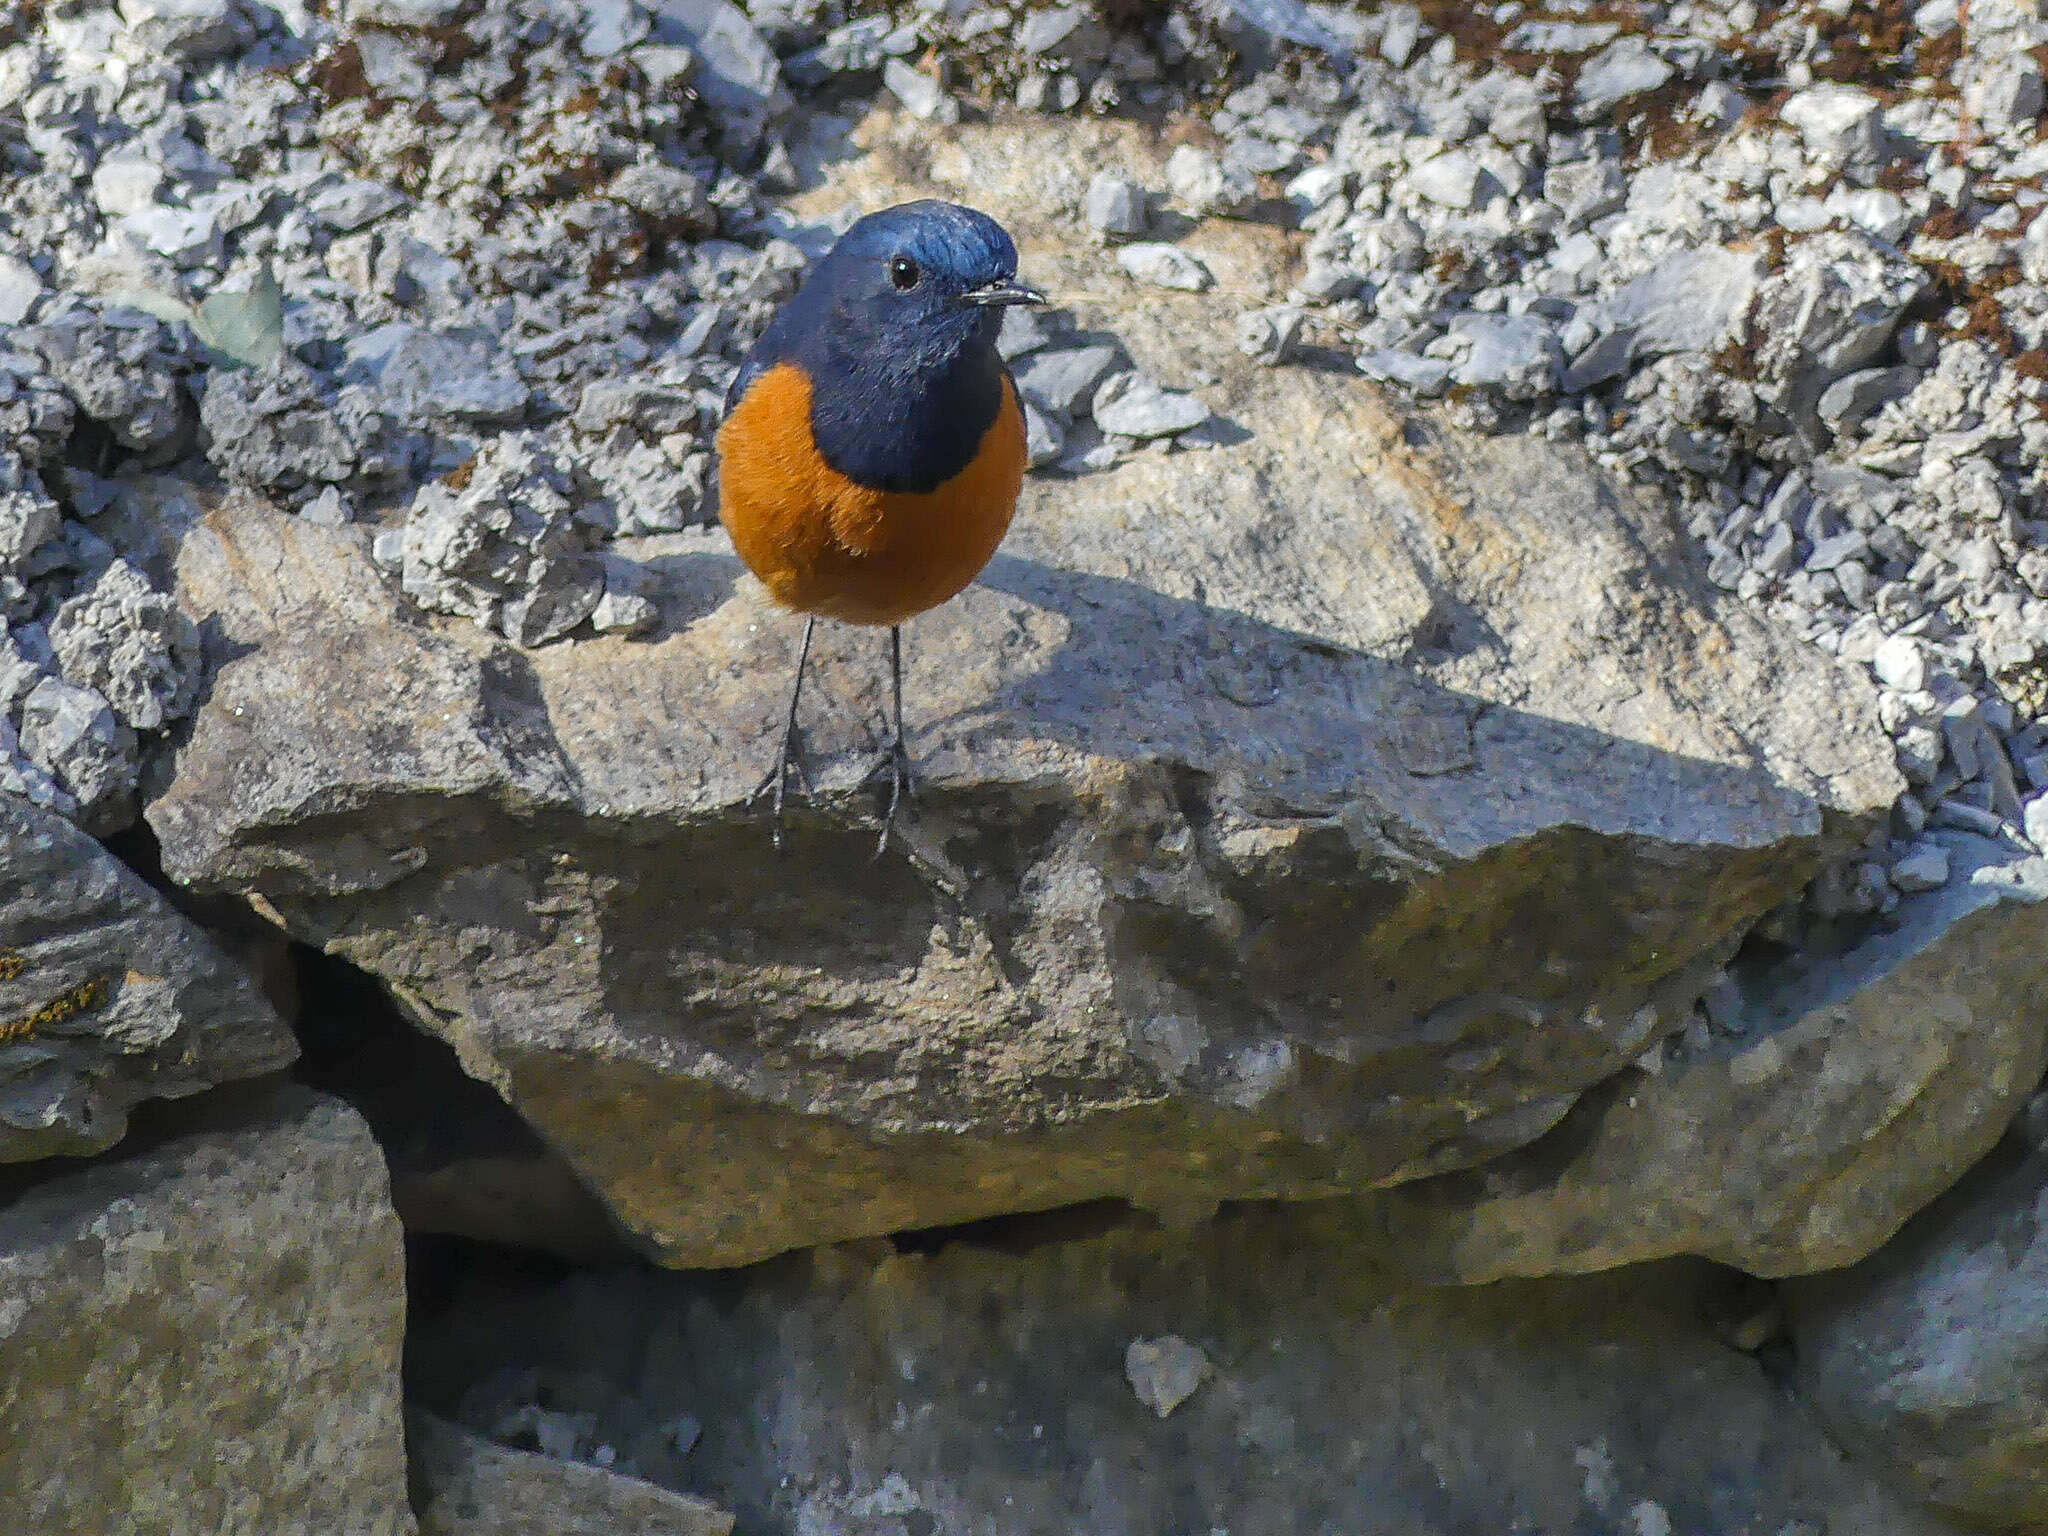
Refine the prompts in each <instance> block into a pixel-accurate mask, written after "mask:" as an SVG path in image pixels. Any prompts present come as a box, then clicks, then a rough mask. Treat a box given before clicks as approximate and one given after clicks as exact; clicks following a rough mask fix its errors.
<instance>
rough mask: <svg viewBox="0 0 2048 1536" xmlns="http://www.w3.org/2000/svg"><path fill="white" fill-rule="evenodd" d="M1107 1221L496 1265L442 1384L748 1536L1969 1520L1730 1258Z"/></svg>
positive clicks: (441, 1360)
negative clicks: (1511, 1249)
mask: <svg viewBox="0 0 2048 1536" xmlns="http://www.w3.org/2000/svg"><path fill="white" fill-rule="evenodd" d="M1088 1215H1089V1213H1088V1212H1072V1213H1057V1214H1055V1215H1049V1216H1045V1217H1040V1218H1027V1219H1025V1220H1022V1221H1017V1222H1014V1223H1004V1222H996V1223H991V1224H989V1227H988V1229H985V1230H979V1231H977V1232H976V1233H975V1234H974V1237H975V1238H976V1239H977V1240H974V1241H959V1242H954V1243H950V1244H947V1245H945V1246H943V1247H936V1245H933V1244H920V1245H918V1249H917V1250H914V1251H910V1252H893V1251H891V1250H890V1248H889V1246H888V1245H883V1244H861V1245H849V1246H848V1247H846V1248H842V1249H828V1250H819V1251H815V1252H813V1253H808V1254H803V1255H797V1256H792V1257H789V1258H786V1259H783V1260H779V1261H777V1262H775V1263H772V1264H769V1265H765V1266H762V1267H760V1268H758V1269H755V1270H752V1271H749V1272H748V1273H746V1274H745V1275H743V1276H731V1275H722V1276H716V1277H708V1276H707V1277H699V1276H695V1275H687V1274H682V1275H678V1274H661V1273H658V1272H655V1271H651V1270H647V1269H644V1268H643V1269H639V1270H623V1269H622V1270H613V1271H610V1272H608V1273H603V1274H596V1273H586V1274H582V1275H577V1276H573V1277H571V1278H569V1279H568V1280H566V1281H563V1280H556V1279H553V1278H550V1277H543V1276H535V1275H534V1274H533V1272H532V1271H531V1270H530V1269H528V1270H525V1271H519V1270H515V1269H485V1270H481V1271H478V1272H474V1273H473V1274H472V1275H470V1276H468V1277H466V1278H463V1279H461V1280H458V1281H457V1282H456V1283H455V1284H454V1285H453V1286H452V1289H451V1292H450V1295H451V1304H450V1305H449V1306H447V1307H446V1308H444V1309H442V1310H440V1311H439V1312H438V1313H437V1314H436V1315H435V1316H434V1317H433V1318H432V1319H431V1320H430V1321H428V1322H426V1323H424V1324H423V1325H422V1326H421V1327H420V1329H419V1330H418V1332H417V1334H416V1335H415V1338H414V1340H413V1353H412V1362H413V1365H414V1367H415V1370H414V1375H413V1378H412V1380H413V1382H414V1384H415V1388H416V1390H417V1391H418V1392H419V1393H420V1394H421V1396H422V1398H423V1399H424V1400H425V1401H427V1402H428V1403H430V1404H431V1405H433V1406H434V1407H435V1408H436V1409H437V1411H440V1412H443V1413H446V1414H450V1415H454V1416H457V1417H458V1418H459V1419H460V1420H461V1421H462V1422H463V1423H464V1424H466V1425H467V1426H468V1427H470V1428H471V1429H472V1430H474V1431H477V1432H479V1433H484V1434H489V1433H492V1432H494V1431H495V1432H497V1433H499V1434H501V1435H504V1434H511V1435H516V1436H520V1437H521V1438H525V1437H527V1436H530V1435H531V1434H532V1433H533V1432H534V1430H535V1428H536V1427H537V1428H538V1429H539V1430H540V1432H541V1433H543V1434H548V1435H550V1436H551V1437H552V1438H553V1439H554V1440H555V1441H556V1442H557V1444H558V1445H559V1446H560V1448H561V1449H562V1451H563V1452H564V1453H566V1454H571V1455H576V1456H579V1457H583V1458H585V1459H588V1458H593V1457H595V1458H610V1459H612V1460H613V1464H614V1466H616V1467H628V1466H630V1467H631V1468H632V1469H633V1470H634V1471H635V1473H636V1474H637V1475H638V1476H641V1477H644V1478H649V1479H651V1480H653V1481H655V1482H658V1483H663V1484H666V1485H668V1486H671V1487H676V1488H683V1489H689V1490H693V1491H696V1492H698V1493H701V1494H704V1495H707V1496H709V1497H712V1498H715V1499H716V1500H717V1502H718V1503H719V1504H720V1505H721V1506H723V1507H725V1508H727V1509H730V1510H731V1511H732V1512H733V1513H734V1514H735V1515H737V1516H738V1517H739V1528H740V1529H742V1530H748V1531H754V1530H758V1531H792V1532H803V1533H806V1536H934V1533H938V1532H953V1531H1001V1532H1067V1531H1086V1532H1089V1533H1090V1536H1159V1533H1162V1532H1214V1531H1219V1530H1227V1531H1229V1532H1231V1533H1232V1536H1301V1533H1303V1532H1374V1533H1393V1532H1400V1533H1403V1536H1409V1533H1416V1536H1421V1533H1438V1532H1441V1533H1454V1532H1455V1533H1464V1532H1497V1533H1507V1532H1532V1533H1533V1532H1538V1531H1546V1532H1568V1531H1569V1532H1586V1533H1593V1532H1600V1533H1609V1532H1612V1533H1617V1536H1618V1533H1623V1532H1627V1533H1634V1536H1656V1533H1664V1536H1669V1533H1673V1532H1683V1533H1685V1536H1759V1533H1760V1536H1797V1533H1802V1532H1803V1533H1808V1536H1811V1533H1813V1532H1819V1531H1827V1532H1835V1533H1841V1536H1850V1533H1856V1536H1875V1533H1879V1532H1882V1533H1884V1536H1934V1533H1936V1532H1937V1531H1938V1530H1939V1529H1940V1527H1938V1526H1937V1525H1936V1524H1935V1523H1934V1522H1932V1521H1930V1520H1928V1519H1927V1518H1926V1517H1925V1516H1923V1515H1921V1514H1919V1513H1918V1512H1916V1511H1915V1510H1914V1509H1913V1508H1912V1507H1911V1506H1910V1504H1908V1503H1907V1502H1906V1501H1905V1500H1902V1499H1900V1498H1899V1497H1897V1496H1896V1495H1894V1494H1891V1493H1889V1492H1887V1490H1886V1489H1885V1488H1884V1487H1883V1485H1882V1484H1881V1482H1880V1481H1879V1480H1878V1479H1877V1478H1875V1477H1874V1476H1872V1475H1871V1474H1870V1473H1869V1472H1867V1471H1865V1470H1863V1469H1859V1468H1858V1467H1856V1466H1855V1465H1853V1464H1852V1463H1848V1462H1846V1461H1845V1460H1844V1459H1843V1458H1842V1456H1841V1455H1840V1454H1839V1453H1838V1452H1836V1450H1835V1449H1834V1447H1833V1446H1831V1445H1829V1444H1828V1443H1827V1440H1826V1438H1825V1436H1823V1435H1822V1434H1821V1433H1820V1431H1819V1429H1818V1428H1817V1427H1816V1426H1815V1425H1814V1423H1813V1422H1812V1420H1811V1419H1810V1418H1808V1417H1807V1416H1806V1415H1804V1414H1803V1413H1801V1412H1799V1411H1798V1409H1797V1407H1796V1405H1794V1404H1792V1403H1790V1402H1789V1401H1788V1399H1787V1395H1786V1393H1785V1391H1784V1388H1783V1387H1782V1386H1781V1385H1779V1384H1778V1383H1776V1382H1774V1381H1772V1380H1771V1379H1770V1377H1769V1376H1768V1375H1767V1374H1766V1373H1765V1372H1764V1371H1763V1370H1762V1369H1760V1368H1759V1366H1758V1364H1757V1361H1756V1360H1755V1359H1753V1358H1752V1357H1750V1356H1748V1355H1745V1354H1741V1353H1738V1352H1736V1351H1735V1350H1732V1349H1730V1348H1727V1347H1726V1346H1724V1345H1723V1344H1721V1343H1719V1342H1718V1341H1717V1340H1716V1339H1715V1338H1714V1336H1713V1335H1712V1334H1711V1333H1710V1332H1709V1330H1708V1329H1707V1327H1706V1326H1705V1325H1704V1324H1703V1323H1702V1322H1701V1311H1702V1309H1703V1308H1712V1309H1716V1310H1727V1303H1728V1302H1729V1301H1730V1300H1731V1299H1733V1298H1734V1297H1735V1296H1736V1295H1737V1294H1739V1293H1737V1292H1734V1291H1732V1290H1731V1289H1730V1288H1729V1281H1730V1280H1731V1278H1732V1277H1730V1276H1728V1275H1727V1274H1726V1273H1725V1272H1717V1271H1715V1270H1713V1269H1712V1268H1711V1266H1708V1265H1704V1264H1696V1263H1682V1262H1681V1263H1671V1264H1664V1265H1657V1266H1644V1267H1640V1268H1636V1269H1631V1270H1625V1271H1619V1272H1616V1273H1613V1274H1607V1275H1600V1276H1595V1277H1592V1278H1590V1279H1585V1280H1574V1281H1570V1282H1565V1283H1559V1282H1554V1281H1548V1282H1546V1281H1521V1282H1508V1283H1505V1284H1502V1285H1499V1286H1490V1287H1483V1288H1480V1287H1474V1288H1464V1289H1459V1288H1449V1289H1440V1290H1430V1289H1426V1288H1417V1287H1413V1286H1406V1285H1403V1284H1401V1283H1399V1282H1391V1281H1390V1280H1389V1278H1388V1277H1387V1276H1385V1275H1384V1274H1383V1273H1381V1272H1378V1271H1376V1270H1375V1269H1374V1268H1373V1267H1372V1266H1371V1265H1368V1264H1361V1263H1359V1262H1358V1258H1357V1255H1356V1253H1355V1252H1353V1251H1352V1250H1350V1249H1349V1248H1348V1247H1343V1246H1336V1247H1332V1246H1326V1245H1320V1244H1318V1243H1315V1242H1314V1241H1304V1233H1303V1231H1302V1229H1301V1228H1300V1226H1299V1225H1298V1224H1296V1223H1294V1222H1292V1221H1289V1220H1288V1219H1286V1218H1285V1217H1284V1216H1279V1217H1276V1216H1273V1215H1271V1214H1269V1213H1263V1212H1253V1213H1245V1212H1240V1213H1236V1214H1233V1215H1231V1216H1227V1217H1225V1218H1224V1219H1222V1220H1220V1221H1218V1222H1216V1223H1213V1224H1211V1225H1209V1226H1206V1227H1202V1228H1198V1229H1189V1230H1180V1231H1172V1230H1166V1231H1150V1232H1147V1231H1141V1230H1135V1229H1133V1228H1130V1227H1126V1228H1123V1229H1120V1230H1111V1231H1108V1232H1103V1231H1101V1230H1100V1227H1099V1226H1098V1227H1097V1228H1096V1230H1094V1231H1093V1232H1092V1233H1091V1232H1090V1231H1089V1228H1088V1226H1087V1224H1086V1223H1087V1218H1088ZM934 1250H935V1251H934Z"/></svg>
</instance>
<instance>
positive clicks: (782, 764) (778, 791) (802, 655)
mask: <svg viewBox="0 0 2048 1536" xmlns="http://www.w3.org/2000/svg"><path fill="white" fill-rule="evenodd" d="M817 627H818V620H817V616H816V615H815V614H807V615H805V617H804V643H803V645H802V646H801V647H799V649H798V650H797V653H796V681H795V682H793V683H791V684H790V686H789V714H788V715H787V716H786V717H785V718H784V720H783V722H782V750H781V751H779V752H777V753H776V754H775V766H774V768H773V769H771V770H770V771H769V774H768V777H767V778H765V779H763V780H762V781H761V782H760V783H759V784H758V785H756V786H755V789H754V792H753V793H752V794H751V795H749V796H747V803H748V804H749V805H752V804H753V803H754V802H755V801H756V800H758V799H760V798H761V797H762V796H763V795H765V794H767V793H768V792H769V791H770V790H773V791H774V794H775V798H774V801H773V809H772V810H771V811H770V812H769V821H768V825H769V834H768V835H769V837H770V838H772V839H773V841H774V843H775V851H776V852H777V853H780V852H781V851H782V797H783V795H784V793H785V792H786V791H787V790H788V788H789V775H790V772H791V771H792V770H794V771H795V773H796V776H797V777H798V778H799V779H801V780H803V786H804V793H805V794H807V795H808V794H813V793H815V791H813V790H812V788H811V776H810V774H809V773H807V772H806V771H805V769H804V746H803V733H802V732H801V731H800V730H799V729H798V728H797V723H796V705H797V700H799V699H801V698H802V697H803V693H804V664H805V663H806V662H808V661H809V660H810V659H811V635H812V633H813V632H814V631H815V630H816V629H817Z"/></svg>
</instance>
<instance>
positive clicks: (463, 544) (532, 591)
mask: <svg viewBox="0 0 2048 1536" xmlns="http://www.w3.org/2000/svg"><path fill="white" fill-rule="evenodd" d="M588 504H589V496H588V493H587V492H586V491H585V490H584V489H583V487H581V486H580V485H579V484H578V483H577V480H576V477H575V475H574V473H573V472H572V471H571V470H570V469H569V468H568V467H567V466H565V465H564V464H562V463H561V462H560V461H559V460H558V459H557V458H556V457H555V456H554V454H553V453H552V452H551V451H550V450H549V449H548V448H546V447H545V446H544V445H543V444H542V442H541V440H540V439H539V438H538V437H537V436H535V435H534V434H531V433H524V434H509V435H507V436H504V437H501V438H497V439H494V440H493V441H492V442H491V443H490V444H488V445H487V446H486V447H484V448H483V449H482V450H480V451H479V452H478V454H477V456H476V458H475V459H474V460H472V461H471V462H470V463H469V465H468V466H467V467H466V469H465V470H463V471H462V472H461V473H460V474H458V475H457V476H454V477H451V478H450V479H444V480H438V481H435V482H434V483H433V484H432V485H429V486H428V487H427V488H426V489H425V490H423V491H422V492H420V494H419V496H418V497H417V498H415V500H414V502H413V505H412V510H411V512H410V513H409V514H408V516H407V519H406V525H405V542H404V553H403V560H404V577H403V581H404V586H405V591H406V594H407V595H408V596H409V597H411V598H412V599H413V601H415V602H417V603H418V604H420V606H421V607H423V608H428V609H432V610H433V611H435V612H437V613H454V614H461V615H462V616H464V617H465V618H469V619H472V620H474V621H475V622H476V623H478V624H481V625H483V626H484V627H486V628H488V629H495V630H497V631H498V632H499V633H501V634H503V635H504V636H505V637H506V638H507V639H509V640H513V641H515V642H516V643H518V644H520V645H542V644H545V643H546V642H548V641H550V640H556V639H559V638H561V637H562V636H563V635H565V634H567V633H568V632H569V631H570V630H572V629H574V628H575V627H576V626H577V625H579V624H581V623H582V622H583V621H584V620H585V619H587V618H589V617H590V615H591V613H592V612H593V611H594V610H595V609H596V607H597V605H598V603H599V601H600V600H601V599H602V598H603V597H604V593H605V574H604V565H603V563H602V562H601V561H600V560H599V559H598V557H597V556H596V555H595V554H593V553H592V552H591V549H590V544H591V534H592V530H591V525H590V523H589V522H588V521H587V520H586V519H585V517H584V516H583V513H584V510H585V509H586V508H587V506H588Z"/></svg>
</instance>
